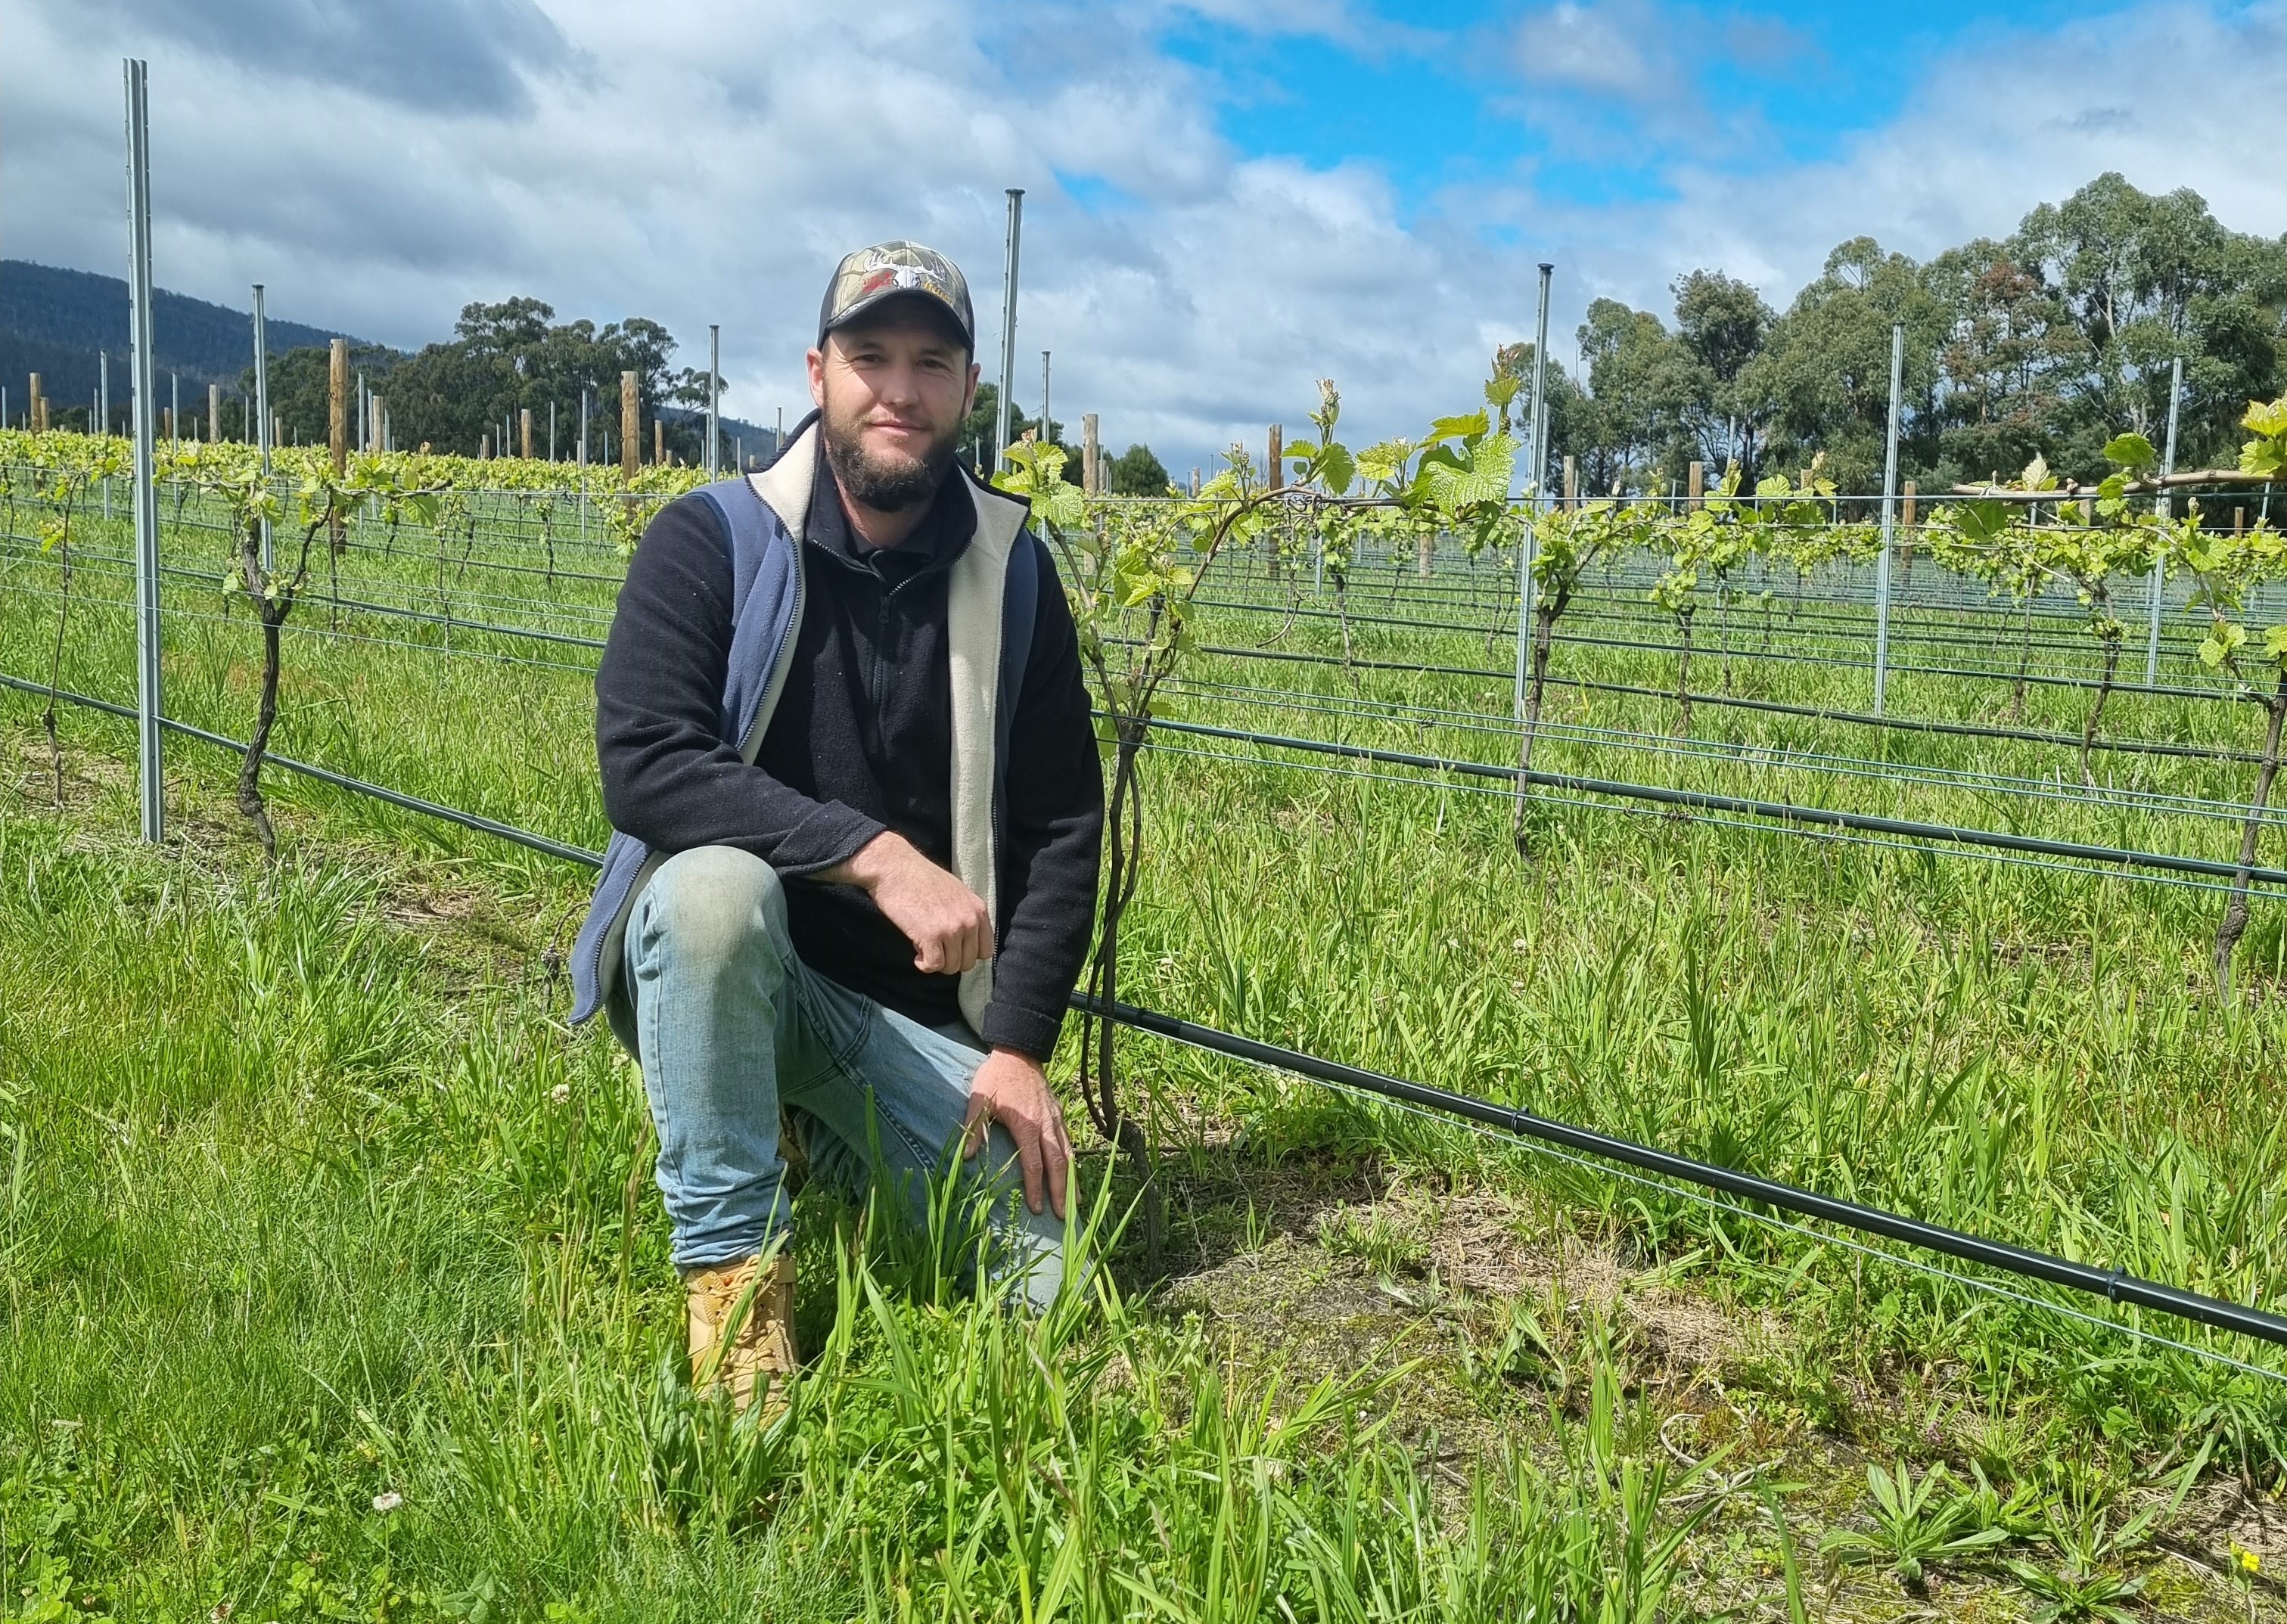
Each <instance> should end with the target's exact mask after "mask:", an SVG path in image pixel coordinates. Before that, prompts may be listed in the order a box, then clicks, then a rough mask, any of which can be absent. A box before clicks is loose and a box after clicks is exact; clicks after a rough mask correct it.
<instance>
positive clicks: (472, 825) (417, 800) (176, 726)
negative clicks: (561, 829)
mask: <svg viewBox="0 0 2287 1624" xmlns="http://www.w3.org/2000/svg"><path fill="white" fill-rule="evenodd" d="M0 687H5V688H12V689H14V690H17V691H18V692H20V693H28V694H36V695H38V696H39V697H40V698H46V697H47V694H48V685H47V684H46V683H45V682H26V681H25V680H24V679H23V678H22V677H19V676H11V675H9V674H6V673H5V672H0ZM56 698H59V699H61V700H64V701H65V702H67V704H71V705H77V706H85V707H86V708H87V709H89V710H91V711H101V712H103V713H105V714H106V715H109V716H123V717H125V718H127V719H128V720H129V721H133V720H134V719H135V714H136V712H135V707H134V706H131V705H118V704H115V703H114V702H113V701H111V700H109V699H99V698H95V697H94V696H93V695H91V694H76V693H73V692H72V691H70V690H68V689H60V688H59V689H58V690H56ZM159 725H160V726H161V727H162V728H165V729H167V730H168V731H170V732H172V733H179V734H181V735H183V736H184V737H186V738H194V739H197V740H198V741H199V742H200V743H202V744H207V745H214V746H215V747H216V748H218V749H220V750H228V751H233V752H234V753H237V754H239V755H241V756H242V755H244V754H245V753H246V741H245V740H243V739H237V738H232V737H228V736H227V735H225V734H221V733H210V732H209V731H208V730H207V729H204V728H200V727H194V726H193V725H192V724H191V723H189V722H187V721H176V720H175V719H174V718H173V717H171V716H162V717H160V718H159ZM262 760H263V763H264V765H265V766H269V767H281V768H284V769H286V770H287V771H288V772H290V773H299V774H301V775H302V776H303V777H306V778H315V779H316V780H318V782H319V783H320V784H332V785H333V786H334V787H335V788H336V789H342V790H349V791H352V792H354V793H357V794H360V795H368V796H371V797H372V798H373V799H374V800H381V801H386V802H387V803H388V804H389V805H391V806H392V807H396V808H400V809H401V810H403V811H407V812H418V813H420V814H421V815H422V816H424V817H434V818H439V819H442V820H443V821H444V822H446V823H448V824H459V825H460V826H461V827H462V828H463V829H473V830H475V831H476V832H478V833H479V834H489V835H495V836H498V837H499V838H500V839H501V840H507V841H509V842H510V843H511V844H514V845H517V846H521V847H526V849H528V850H531V851H536V852H540V853H542V854H544V855H548V856H550V857H560V858H562V859H563V860H564V861H565V862H566V863H584V864H586V865H587V866H588V867H590V868H601V867H602V866H603V863H604V858H603V854H602V853H600V852H592V851H590V850H588V849H587V848H586V847H579V846H567V845H566V844H565V843H564V842H563V841H561V840H550V839H549V838H548V837H547V836H546V835H544V834H534V833H533V832H532V831H530V830H529V829H519V828H518V827H517V826H516V825H515V824H503V823H501V822H500V821H498V820H497V819H495V818H489V817H486V816H483V815H482V814H480V813H476V812H463V811H462V810H461V809H460V808H457V807H448V806H445V805H443V804H442V803H440V802H438V801H434V800H423V799H422V798H421V797H420V796H418V795H408V794H407V793H405V792H404V791H402V790H392V789H391V788H389V787H388V786H387V785H386V784H375V783H372V782H370V781H369V780H367V779H364V778H353V777H350V776H349V775H348V774H347V773H337V772H336V771H334V770H333V769H331V768H328V767H318V766H314V765H313V764H312V763H310V762H308V761H296V760H295V759H294V758H293V757H291V756H284V755H280V754H278V753H275V752H273V751H265V752H264V753H263V757H262Z"/></svg>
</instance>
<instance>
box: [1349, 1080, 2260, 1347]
mask: <svg viewBox="0 0 2287 1624" xmlns="http://www.w3.org/2000/svg"><path fill="white" fill-rule="evenodd" d="M1310 1081H1311V1082H1313V1083H1316V1084H1318V1086H1319V1087H1322V1088H1330V1089H1332V1090H1333V1091H1334V1092H1336V1093H1339V1094H1344V1095H1347V1096H1348V1097H1349V1098H1350V1099H1352V1100H1357V1101H1358V1102H1359V1103H1360V1104H1361V1105H1365V1106H1367V1107H1369V1108H1373V1109H1377V1110H1389V1111H1402V1112H1404V1113H1405V1115H1407V1116H1413V1117H1417V1118H1419V1119H1420V1120H1421V1121H1423V1122H1429V1123H1436V1124H1438V1125H1439V1126H1440V1127H1446V1128H1460V1129H1461V1130H1463V1131H1467V1132H1469V1133H1474V1134H1476V1135H1477V1136H1479V1137H1480V1138H1483V1139H1494V1140H1497V1141H1498V1142H1500V1143H1501V1144H1504V1145H1513V1146H1516V1147H1520V1148H1522V1149H1523V1150H1526V1151H1529V1152H1530V1153H1531V1154H1532V1155H1537V1156H1545V1157H1547V1158H1548V1159H1549V1160H1550V1161H1552V1162H1563V1163H1567V1164H1569V1165H1571V1166H1573V1167H1577V1168H1579V1169H1581V1170H1582V1171H1585V1172H1589V1173H1594V1174H1596V1175H1597V1176H1599V1177H1601V1178H1606V1179H1618V1180H1619V1181H1620V1182H1622V1183H1624V1184H1632V1185H1634V1186H1636V1187H1637V1188H1638V1189H1643V1190H1650V1191H1654V1192H1656V1193H1657V1194H1662V1195H1667V1196H1673V1197H1674V1198H1675V1199H1677V1200H1681V1201H1688V1202H1692V1203H1694V1204H1695V1205H1697V1206H1701V1207H1705V1208H1706V1209H1707V1210H1709V1211H1711V1212H1721V1213H1725V1214H1728V1215H1729V1216H1730V1217H1733V1218H1743V1219H1745V1220H1746V1221H1747V1222H1749V1223H1752V1224H1757V1225H1761V1226H1762V1227H1764V1228H1766V1229H1776V1230H1779V1231H1781V1232H1783V1233H1784V1234H1791V1235H1799V1236H1800V1237H1801V1238H1803V1239H1804V1240H1807V1241H1809V1242H1814V1243H1815V1244H1817V1245H1821V1246H1839V1247H1841V1248H1842V1249H1843V1250H1846V1251H1852V1252H1856V1253H1857V1254H1858V1255H1859V1256H1860V1257H1867V1258H1871V1259H1872V1260H1873V1261H1874V1262H1877V1263H1886V1264H1891V1265H1895V1266H1896V1267H1898V1268H1902V1269H1910V1270H1911V1271H1913V1272H1914V1273H1917V1274H1925V1275H1927V1276H1929V1277H1930V1278H1931V1279H1934V1280H1942V1281H1947V1282H1949V1283H1950V1284H1952V1285H1957V1286H1960V1287H1963V1288H1964V1289H1967V1290H1969V1291H1971V1292H1975V1293H1982V1294H1983V1295H1985V1296H1988V1297H1999V1298H2001V1299H2003V1300H2004V1301H2005V1302H2011V1303H2015V1304H2018V1305H2021V1306H2023V1307H2026V1308H2035V1309H2039V1310H2041V1311H2042V1312H2044V1313H2053V1314H2058V1315H2061V1316H2062V1317H2063V1318H2065V1319H2068V1320H2078V1321H2079V1322H2080V1323H2082V1324H2084V1325H2089V1326H2093V1327H2095V1328H2098V1329H2100V1330H2107V1331H2117V1332H2119V1333H2120V1334H2121V1335H2123V1336H2127V1337H2129V1338H2131V1339H2132V1340H2133V1341H2136V1342H2141V1343H2147V1344H2151V1345H2152V1346H2155V1347H2162V1348H2168V1349H2172V1351H2174V1352H2179V1353H2188V1354H2190V1355H2191V1356H2192V1357H2193V1358H2195V1359H2200V1360H2208V1361H2210V1362H2212V1363H2214V1364H2219V1365H2226V1366H2228V1367H2230V1368H2232V1369H2234V1370H2238V1371H2241V1372H2243V1373H2244V1374H2246V1375H2248V1376H2261V1377H2262V1378H2264V1379H2265V1380H2266V1381H2271V1382H2287V1371H2279V1370H2274V1369H2270V1368H2267V1367H2265V1366H2262V1365H2254V1364H2250V1363H2249V1362H2248V1361H2247V1360H2243V1359H2235V1358H2234V1357H2232V1355H2230V1354H2228V1353H2219V1352H2216V1351H2215V1350H2214V1349H2213V1348H2204V1347H2201V1346H2199V1345H2198V1344H2196V1343H2190V1342H2179V1341H2178V1340H2177V1339H2176V1338H2175V1337H2173V1336H2162V1335H2160V1333H2159V1332H2157V1331H2149V1330H2146V1329H2145V1328H2143V1327H2142V1326H2141V1325H2131V1324H2129V1323H2127V1322H2126V1321H2125V1320H2108V1319H2106V1318H2105V1317H2104V1316H2103V1315H2102V1314H2095V1313H2089V1312H2088V1311H2087V1310H2086V1309H2084V1308H2076V1307H2074V1306H2073V1305H2071V1304H2069V1303H2060V1302H2057V1301H2055V1300H2054V1299H2053V1298H2050V1297H2035V1296H2033V1295H2032V1293H2030V1292H2029V1291H2019V1290H2017V1289H2015V1288H2014V1287H2010V1286H2004V1285H2002V1284H2000V1283H1998V1281H1990V1280H1986V1279H1983V1278H1982V1277H1981V1276H1978V1275H1974V1274H1963V1273H1958V1272H1956V1271H1955V1270H1952V1269H1949V1268H1946V1267H1944V1266H1943V1265H1940V1264H1935V1263H1932V1262H1930V1261H1929V1260H1928V1259H1927V1258H1923V1257H1909V1256H1907V1255H1905V1254H1903V1253H1901V1252H1892V1251H1885V1250H1883V1249H1882V1248H1880V1247H1879V1246H1869V1245H1867V1244H1866V1242H1864V1241H1859V1240H1855V1239H1853V1238H1852V1237H1851V1236H1850V1235H1848V1234H1833V1233H1832V1232H1831V1231H1828V1230H1824V1229H1813V1228H1811V1227H1810V1226H1808V1224H1800V1223H1797V1222H1795V1221H1794V1220H1793V1219H1792V1218H1781V1217H1779V1216H1777V1214H1776V1213H1770V1212H1761V1211H1758V1210H1755V1209H1754V1208H1753V1207H1744V1206H1741V1205H1740V1204H1739V1203H1738V1202H1733V1201H1726V1200H1724V1199H1723V1198H1722V1197H1721V1196H1720V1195H1715V1194H1710V1193H1708V1192H1707V1191H1705V1190H1699V1189H1694V1188H1693V1187H1691V1186H1690V1185H1682V1184H1674V1183H1671V1182H1669V1181H1668V1180H1666V1179H1653V1178H1650V1177H1648V1176H1646V1175H1645V1174H1642V1173H1640V1172H1637V1171H1634V1169H1632V1168H1627V1167H1615V1166H1613V1165H1612V1164H1611V1163H1609V1162H1599V1161H1596V1160H1595V1159H1594V1158H1592V1157H1589V1156H1584V1155H1576V1154H1575V1153H1573V1152H1571V1151H1569V1150H1563V1149H1560V1148H1558V1147H1556V1146H1554V1145H1547V1144H1543V1143H1541V1142H1540V1141H1539V1140H1537V1139H1526V1138H1523V1137H1522V1136H1520V1135H1518V1134H1515V1133H1511V1132H1508V1131H1505V1130H1503V1129H1500V1128H1496V1127H1492V1126H1491V1125H1489V1124H1487V1123H1480V1122H1471V1121H1469V1120H1468V1119H1466V1118H1458V1117H1453V1116H1446V1115H1444V1113H1443V1112H1439V1111H1433V1110H1430V1109H1428V1108H1426V1107H1423V1106H1418V1105H1414V1104H1413V1103H1411V1102H1410V1101H1407V1100H1392V1099H1390V1098H1389V1097H1388V1096H1386V1095H1382V1094H1376V1093H1371V1092H1367V1091H1366V1090H1365V1089H1360V1088H1355V1087H1352V1086H1351V1085H1350V1084H1346V1083H1335V1082H1331V1081H1328V1080H1326V1079H1325V1078H1311V1079H1310Z"/></svg>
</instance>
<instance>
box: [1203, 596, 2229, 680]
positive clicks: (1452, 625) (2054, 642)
mask: <svg viewBox="0 0 2287 1624" xmlns="http://www.w3.org/2000/svg"><path fill="white" fill-rule="evenodd" d="M1193 603H1194V604H1195V605H1196V606H1197V607H1199V608H1201V609H1225V610H1231V611H1236V612H1238V613H1240V614H1250V615H1266V616H1272V617H1287V618H1301V619H1311V620H1341V621H1345V622H1347V623H1348V624H1349V625H1351V626H1395V627H1403V628H1405V629H1406V630H1408V631H1416V632H1453V633H1460V634H1466V635H1474V636H1478V637H1508V636H1513V635H1515V629H1516V628H1515V625H1514V624H1513V623H1512V624H1508V625H1502V624H1500V623H1495V624H1492V625H1481V624H1478V623H1476V622H1475V621H1463V620H1422V619H1413V618H1410V617H1407V616H1404V615H1376V614H1362V613H1351V612H1349V611H1342V610H1335V609H1306V608H1304V607H1302V605H1301V604H1285V603H1250V602H1246V601H1244V600H1239V599H1233V598H1196V599H1194V600H1193ZM1893 607H1894V609H1895V605H1894V606H1893ZM1759 612H1761V611H1758V610H1755V609H1753V608H1748V609H1743V610H1742V611H1741V612H1740V617H1739V619H1740V623H1739V625H1738V626H1737V627H1736V628H1735V629H1736V630H1737V633H1738V635H1740V636H1742V637H1743V638H1751V637H1756V636H1761V635H1765V634H1764V630H1763V628H1762V627H1760V626H1758V625H1756V624H1755V623H1754V622H1753V621H1752V620H1750V619H1747V617H1748V616H1749V615H1750V614H1755V613H1759ZM1963 612H1975V611H1963ZM1568 619H1571V620H1575V621H1593V622H1595V623H1596V624H1598V625H1602V626H1606V627H1610V626H1618V627H1631V628H1642V629H1644V630H1647V631H1650V630H1658V629H1664V625H1665V622H1666V619H1667V617H1666V616H1665V615H1659V614H1642V613H1637V612H1635V611H1634V610H1632V609H1630V610H1623V609H1618V608H1599V607H1595V605H1594V604H1593V603H1588V604H1584V603H1582V602H1581V601H1580V600H1579V599H1578V598H1576V599H1575V600H1574V602H1573V607H1572V608H1571V611H1569V615H1568ZM1810 619H1811V616H1809V615H1808V614H1805V615H1803V616H1801V617H1800V618H1798V617H1796V616H1793V615H1790V616H1788V618H1787V624H1786V626H1785V627H1772V628H1771V635H1784V636H1787V637H1789V638H1792V639H1793V640H1795V641H1797V642H1799V643H1808V642H1811V641H1813V640H1814V639H1820V638H1824V639H1829V640H1833V641H1840V642H1844V643H1849V642H1855V641H1858V640H1859V639H1861V638H1868V637H1872V635H1873V634H1874V619H1873V615H1872V611H1868V612H1867V613H1866V614H1865V615H1864V616H1856V615H1853V616H1841V615H1835V616H1826V617H1822V619H1823V620H1824V624H1812V625H1809V626H1808V627H1806V626H1804V625H1802V624H1800V621H1807V620H1810ZM1899 619H1900V618H1899V617H1897V616H1896V615H1895V613H1894V615H1893V618H1892V621H1891V626H1890V646H1891V647H1892V648H1897V647H1899V646H1901V645H1903V644H1921V645H1924V646H1926V647H1930V648H1937V649H1944V648H1964V649H1991V650H1995V651H1996V652H1998V653H2001V654H2005V655H2006V654H2014V653H2015V652H2016V650H2018V649H2019V648H2030V649H2032V650H2036V651H2038V652H2040V653H2045V654H2054V653H2093V652H2095V651H2096V650H2093V647H2092V646H2091V644H2090V643H2089V641H2088V639H2087V637H2086V636H2085V635H2084V636H2081V637H2077V638H2075V637H2070V636H2061V635H2051V634H2050V630H2049V628H2047V627H2044V628H2042V634H2041V635H2040V636H2038V637H2037V638H2035V639H2033V640H2032V641H2031V642H2030V643H2023V642H2020V643H2014V644H2009V645H2006V646H2004V645H2003V644H2002V643H2001V640H2000V639H1998V638H1997V637H1994V636H1990V635H1983V636H1981V635H1973V634H1970V633H1965V632H1953V631H1946V630H1943V629H1931V628H1921V627H1914V626H1911V625H1901V624H1900V623H1899ZM1697 624H1699V625H1701V626H1707V625H1711V624H1712V622H1708V621H1701V622H1697ZM2014 627H2015V622H2014V621H2010V622H2006V623H2004V624H2003V625H2002V626H2001V627H2000V628H1999V629H2001V630H2003V631H2008V630H2014ZM1565 640H1566V641H1567V642H1571V643H1595V642H1602V643H1606V644H1607V645H1608V646H1611V647H1632V646H1645V647H1653V648H1658V647H1669V648H1673V647H1674V645H1673V644H1666V645H1662V644H1658V643H1650V644H1646V643H1642V640H1641V639H1638V638H1603V639H1599V638H1595V637H1590V636H1586V635H1582V634H1581V633H1579V632H1578V631H1570V632H1567V633H1566V634H1565ZM2195 641H2196V640H2195V639H2193V638H2191V637H2190V636H2188V635H2182V634H2179V633H2177V632H2176V631H2175V630H2174V629H2173V628H2171V629H2170V632H2169V634H2168V635H2167V637H2166V638H2165V642H2166V643H2171V644H2177V645H2181V646H2186V647H2188V646H2189V645H2190V644H2192V643H2194V642H2195ZM2172 651H2174V650H2172ZM1692 652H1693V653H1695V654H1705V655H1708V656H1710V657H1724V658H1735V657H1740V656H1745V657H1746V658H1764V659H1771V658H1777V659H1801V658H1804V656H1803V655H1801V654H1800V653H1792V652H1784V651H1775V650H1769V649H1749V648H1729V649H1727V648H1725V647H1724V646H1723V645H1722V644H1721V643H1711V644H1706V645H1700V646H1695V647H1694V648H1693V650H1692ZM1836 658H1839V657H1836ZM1851 663H1857V662H1856V661H1853V662H1851ZM2008 674H2009V675H2010V676H2011V677H2013V678H2014V676H2015V673H2014V672H2010V673H2008Z"/></svg>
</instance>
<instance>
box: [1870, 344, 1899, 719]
mask: <svg viewBox="0 0 2287 1624" xmlns="http://www.w3.org/2000/svg"><path fill="white" fill-rule="evenodd" d="M1905 378H1906V324H1905V323H1904V322H1903V321H1895V322H1892V323H1891V324H1890V427H1889V432H1888V434H1887V437H1886V438H1887V442H1888V444H1887V447H1886V448H1885V449H1884V451H1883V453H1882V550H1881V551H1880V552H1879V553H1878V554H1877V555H1876V556H1875V558H1874V714H1876V715H1877V716H1879V715H1880V714H1881V713H1882V701H1883V698H1884V697H1885V696H1886V695H1887V692H1888V690H1889V685H1890V542H1891V540H1892V538H1893V537H1894V536H1895V533H1896V530H1897V523H1898V411H1899V407H1900V405H1901V397H1902V396H1903V393H1904V389H1905Z"/></svg>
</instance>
